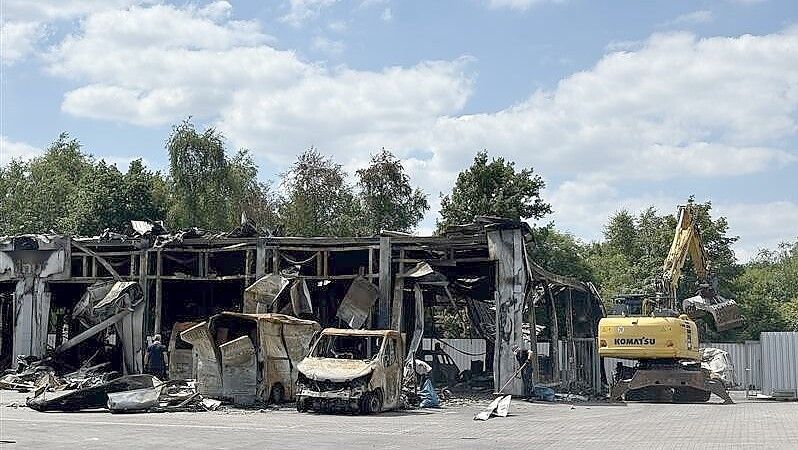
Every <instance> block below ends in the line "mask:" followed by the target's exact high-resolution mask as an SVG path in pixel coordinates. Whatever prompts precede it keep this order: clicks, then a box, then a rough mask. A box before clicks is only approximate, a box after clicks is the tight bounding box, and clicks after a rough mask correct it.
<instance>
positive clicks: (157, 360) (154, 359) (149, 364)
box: [144, 334, 166, 381]
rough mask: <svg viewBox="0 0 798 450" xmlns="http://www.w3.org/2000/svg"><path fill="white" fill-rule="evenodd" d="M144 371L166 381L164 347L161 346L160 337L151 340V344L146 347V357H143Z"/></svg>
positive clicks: (157, 335)
mask: <svg viewBox="0 0 798 450" xmlns="http://www.w3.org/2000/svg"><path fill="white" fill-rule="evenodd" d="M144 371H145V372H147V373H148V374H150V375H155V376H156V377H158V379H159V380H164V381H165V380H166V346H165V345H163V344H161V335H160V334H156V335H155V336H153V338H152V344H150V346H149V347H147V356H145V357H144Z"/></svg>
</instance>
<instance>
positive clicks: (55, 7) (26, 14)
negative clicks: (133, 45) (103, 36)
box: [3, 0, 155, 22]
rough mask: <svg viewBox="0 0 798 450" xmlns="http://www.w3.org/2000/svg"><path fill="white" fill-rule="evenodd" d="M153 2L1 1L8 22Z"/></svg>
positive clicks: (62, 17) (43, 19)
mask: <svg viewBox="0 0 798 450" xmlns="http://www.w3.org/2000/svg"><path fill="white" fill-rule="evenodd" d="M154 1H155V0H3V12H4V13H5V18H6V20H9V21H17V20H19V21H34V22H50V21H53V20H66V19H74V18H76V17H82V16H85V15H87V14H92V13H96V12H100V11H104V10H112V9H119V8H125V7H127V6H130V5H135V4H146V3H154Z"/></svg>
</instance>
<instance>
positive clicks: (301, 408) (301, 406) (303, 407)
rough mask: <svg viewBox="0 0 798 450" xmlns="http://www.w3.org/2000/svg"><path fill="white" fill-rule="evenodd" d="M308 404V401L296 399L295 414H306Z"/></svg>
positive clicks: (300, 398)
mask: <svg viewBox="0 0 798 450" xmlns="http://www.w3.org/2000/svg"><path fill="white" fill-rule="evenodd" d="M309 403H310V399H307V398H302V397H297V399H296V411H297V412H301V413H303V412H307V410H308V404H309Z"/></svg>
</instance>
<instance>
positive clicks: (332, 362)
mask: <svg viewBox="0 0 798 450" xmlns="http://www.w3.org/2000/svg"><path fill="white" fill-rule="evenodd" d="M403 355H404V345H403V342H402V336H401V334H399V332H397V331H394V330H348V329H338V328H326V329H324V330H322V332H321V335H320V336H319V338H318V339H317V340H316V342H315V344H314V345H313V347H312V348H311V351H310V354H309V355H308V357H306V358H305V359H303V360H302V362H300V363H299V365H298V366H297V369H298V371H299V376H298V378H297V397H296V398H297V410H298V411H300V412H303V411H307V410H309V409H314V410H322V411H326V410H350V411H351V410H356V411H359V412H361V413H363V414H370V413H378V412H380V411H383V410H387V409H394V408H396V407H397V406H398V405H399V396H400V392H401V384H402V359H403Z"/></svg>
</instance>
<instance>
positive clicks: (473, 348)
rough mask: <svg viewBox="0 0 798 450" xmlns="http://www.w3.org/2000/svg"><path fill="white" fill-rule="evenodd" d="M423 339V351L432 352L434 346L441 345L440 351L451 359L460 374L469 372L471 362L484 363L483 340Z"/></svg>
mask: <svg viewBox="0 0 798 450" xmlns="http://www.w3.org/2000/svg"><path fill="white" fill-rule="evenodd" d="M440 341H442V342H439V341H438V340H437V339H424V340H423V341H422V343H421V347H422V348H423V349H424V350H432V349H434V348H435V344H436V343H439V344H441V349H442V350H443V351H445V352H446V353H447V354H448V355H449V356H451V357H452V359H453V360H454V363H455V364H457V368H458V369H460V372H462V371H464V370H471V361H475V360H479V361H482V362H483V366H482V367H483V369H484V367H485V366H484V361H485V340H484V339H440Z"/></svg>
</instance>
